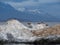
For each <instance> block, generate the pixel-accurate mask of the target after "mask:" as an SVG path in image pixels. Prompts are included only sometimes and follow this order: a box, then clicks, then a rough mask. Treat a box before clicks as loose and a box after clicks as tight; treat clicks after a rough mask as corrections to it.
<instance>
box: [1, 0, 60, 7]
mask: <svg viewBox="0 0 60 45" xmlns="http://www.w3.org/2000/svg"><path fill="white" fill-rule="evenodd" d="M1 1H5V2H6V3H8V4H10V5H11V6H13V7H14V8H20V7H29V6H38V5H40V4H45V3H56V2H60V0H1Z"/></svg>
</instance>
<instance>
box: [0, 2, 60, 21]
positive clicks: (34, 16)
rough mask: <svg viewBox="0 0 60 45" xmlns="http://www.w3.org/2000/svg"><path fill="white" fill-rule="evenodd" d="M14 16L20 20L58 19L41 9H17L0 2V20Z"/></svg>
mask: <svg viewBox="0 0 60 45" xmlns="http://www.w3.org/2000/svg"><path fill="white" fill-rule="evenodd" d="M11 18H12V19H13V18H16V19H18V20H20V21H33V22H34V21H47V22H48V21H60V20H59V19H58V18H56V17H55V16H52V15H50V14H48V13H45V12H44V11H42V10H36V9H34V10H25V11H23V12H22V11H18V10H16V9H14V8H13V7H12V6H10V5H9V4H5V3H2V2H0V21H5V20H8V19H11Z"/></svg>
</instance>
